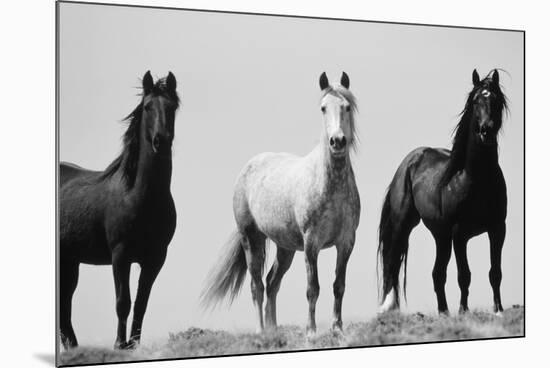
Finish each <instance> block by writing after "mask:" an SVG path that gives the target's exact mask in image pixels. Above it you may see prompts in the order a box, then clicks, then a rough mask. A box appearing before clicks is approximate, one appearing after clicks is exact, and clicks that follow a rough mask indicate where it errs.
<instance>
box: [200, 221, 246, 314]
mask: <svg viewBox="0 0 550 368" xmlns="http://www.w3.org/2000/svg"><path fill="white" fill-rule="evenodd" d="M242 241H243V237H242V235H241V233H240V232H239V231H235V232H234V233H233V234H231V236H230V238H229V239H228V241H227V243H226V244H225V247H224V248H225V249H224V252H225V253H224V254H222V255H221V257H220V259H219V261H218V263H217V264H216V266H215V267H214V268H212V270H211V271H210V274H209V276H208V280H207V282H206V286H205V288H204V290H203V292H202V294H201V305H203V306H205V307H209V306H210V307H214V306H216V305H217V304H218V303H220V302H221V301H222V300H223V299H224V298H225V297H226V296H227V295H229V303H230V304H231V303H232V302H233V300H234V299H235V297H236V296H237V295H239V291H240V290H241V287H242V284H243V281H244V278H245V276H246V270H247V266H246V257H245V254H244V249H243V247H242V245H241V244H242Z"/></svg>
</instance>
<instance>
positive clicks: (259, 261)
mask: <svg viewBox="0 0 550 368" xmlns="http://www.w3.org/2000/svg"><path fill="white" fill-rule="evenodd" d="M265 242H266V237H265V235H264V234H263V233H261V232H260V231H259V230H258V229H255V228H254V229H251V228H249V229H247V230H246V231H245V234H244V236H243V240H242V247H243V249H244V253H245V257H246V265H247V268H248V272H250V277H251V280H250V290H251V292H252V302H253V304H254V308H255V310H256V321H257V323H256V332H257V333H260V332H262V331H263V330H264V319H263V311H262V307H263V302H264V283H263V281H262V276H263V268H264V262H265Z"/></svg>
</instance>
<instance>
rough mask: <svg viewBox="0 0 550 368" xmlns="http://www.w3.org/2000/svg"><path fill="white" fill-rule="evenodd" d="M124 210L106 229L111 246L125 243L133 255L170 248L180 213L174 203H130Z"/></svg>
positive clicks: (114, 214) (109, 219)
mask: <svg viewBox="0 0 550 368" xmlns="http://www.w3.org/2000/svg"><path fill="white" fill-rule="evenodd" d="M122 208H125V209H124V210H119V211H114V212H112V213H111V214H110V216H107V218H106V230H107V233H108V235H109V236H108V241H109V243H110V245H111V246H116V245H117V244H120V243H123V244H125V246H127V247H128V249H131V250H132V252H133V253H136V254H141V253H144V252H146V251H147V249H148V248H158V247H166V246H167V245H168V243H169V242H170V240H171V239H172V236H173V234H174V231H175V225H176V213H175V208H174V204H173V201H172V200H171V199H170V200H162V201H160V200H159V201H158V202H156V203H154V204H147V203H145V204H140V205H135V204H130V205H127V207H124V206H121V207H120V209H122Z"/></svg>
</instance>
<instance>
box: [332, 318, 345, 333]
mask: <svg viewBox="0 0 550 368" xmlns="http://www.w3.org/2000/svg"><path fill="white" fill-rule="evenodd" d="M332 331H334V332H338V333H341V334H343V333H344V328H343V327H342V321H338V322H333V323H332Z"/></svg>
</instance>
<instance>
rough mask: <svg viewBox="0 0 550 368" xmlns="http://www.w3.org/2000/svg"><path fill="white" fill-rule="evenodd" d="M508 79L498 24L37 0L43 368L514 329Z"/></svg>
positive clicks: (515, 334)
mask: <svg viewBox="0 0 550 368" xmlns="http://www.w3.org/2000/svg"><path fill="white" fill-rule="evenodd" d="M524 78H525V31H524V30H523V29H520V28H515V27H512V28H506V29H505V28H486V27H475V25H471V24H469V25H468V27H456V26H446V25H438V24H416V23H406V22H404V23H398V22H385V21H383V20H378V21H372V20H367V19H342V18H336V17H334V18H330V17H315V16H302V15H300V16H298V15H273V14H264V13H246V12H228V11H213V10H198V9H187V8H186V9H178V8H161V7H153V6H147V7H144V6H131V5H112V4H99V3H80V2H71V1H58V2H56V92H57V93H56V108H57V110H56V111H57V114H56V115H57V116H56V117H57V119H56V163H55V165H56V188H55V189H56V202H55V205H56V216H55V218H56V229H55V230H56V231H55V232H56V244H55V254H56V265H55V268H56V269H55V274H56V288H55V292H56V331H55V346H56V352H55V353H56V365H58V366H78V365H90V364H101V363H117V362H143V361H151V360H153V361H159V360H170V359H186V358H198V357H200V358H207V357H221V356H235V355H250V354H264V353H274V352H277V353H286V352H296V351H301V352H306V351H315V350H327V349H346V348H364V347H381V346H387V345H391V346H395V345H411V344H423V343H439V342H460V341H472V340H487V339H502V338H522V337H525V336H526V335H525V308H526V301H525V166H526V165H525V151H526V147H525V80H524ZM53 251H54V250H53V249H52V252H53ZM377 349H378V348H377Z"/></svg>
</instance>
